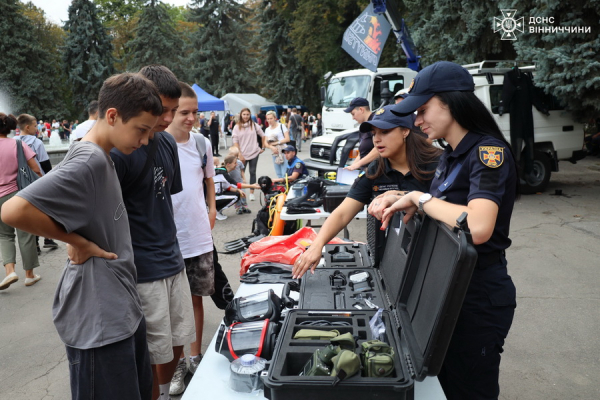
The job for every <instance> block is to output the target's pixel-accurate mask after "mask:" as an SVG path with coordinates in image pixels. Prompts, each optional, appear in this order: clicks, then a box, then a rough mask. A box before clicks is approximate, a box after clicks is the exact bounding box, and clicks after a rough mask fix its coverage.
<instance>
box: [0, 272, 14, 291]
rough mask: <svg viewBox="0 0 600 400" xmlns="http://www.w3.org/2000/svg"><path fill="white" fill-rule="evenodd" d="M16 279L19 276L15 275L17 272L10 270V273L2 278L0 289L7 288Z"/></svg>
mask: <svg viewBox="0 0 600 400" xmlns="http://www.w3.org/2000/svg"><path fill="white" fill-rule="evenodd" d="M18 280H19V277H18V276H17V273H16V272H11V273H10V274H8V275H6V278H4V279H3V280H2V282H0V290H4V289H8V287H9V286H10V285H12V284H13V283H15V282H16V281H18Z"/></svg>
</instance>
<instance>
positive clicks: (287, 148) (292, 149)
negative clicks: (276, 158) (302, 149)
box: [281, 144, 296, 151]
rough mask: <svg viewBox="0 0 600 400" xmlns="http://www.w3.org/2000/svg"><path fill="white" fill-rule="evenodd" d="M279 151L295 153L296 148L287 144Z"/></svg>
mask: <svg viewBox="0 0 600 400" xmlns="http://www.w3.org/2000/svg"><path fill="white" fill-rule="evenodd" d="M281 151H296V148H295V147H294V146H292V145H291V144H288V145H287V146H285V147H284V148H283V150H281Z"/></svg>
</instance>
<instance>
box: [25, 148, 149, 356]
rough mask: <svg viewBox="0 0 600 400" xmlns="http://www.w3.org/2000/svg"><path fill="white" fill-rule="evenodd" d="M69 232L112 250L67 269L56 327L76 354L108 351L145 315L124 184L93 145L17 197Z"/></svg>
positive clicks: (58, 299) (58, 293)
mask: <svg viewBox="0 0 600 400" xmlns="http://www.w3.org/2000/svg"><path fill="white" fill-rule="evenodd" d="M18 196H20V197H22V198H24V199H25V200H27V201H28V202H30V203H31V204H33V205H34V206H35V207H36V208H38V209H40V210H41V211H42V212H43V213H44V214H47V215H48V216H50V217H51V218H52V219H54V220H55V221H56V222H58V223H59V224H60V225H62V226H63V227H64V228H65V230H66V231H67V232H76V233H78V234H80V235H81V236H83V237H85V238H87V239H88V240H90V241H92V242H94V243H96V244H97V245H98V246H100V248H102V249H104V250H106V251H109V252H113V253H115V254H117V256H118V257H119V258H118V259H116V260H107V259H104V258H97V257H92V258H90V259H89V260H88V261H86V262H85V263H84V264H71V262H70V261H69V260H67V263H66V266H65V269H64V271H63V273H62V276H61V278H60V280H59V283H58V288H57V289H56V293H55V295H54V304H53V306H52V313H53V316H54V325H55V326H56V330H57V331H58V334H59V335H60V338H61V339H62V341H63V342H64V343H65V344H66V345H68V346H71V347H74V348H78V349H90V348H94V347H101V346H105V345H107V344H110V343H114V342H118V341H120V340H123V339H126V338H128V337H130V336H131V335H133V334H134V332H135V331H136V330H137V328H138V325H139V323H140V321H141V319H142V317H143V313H142V306H141V302H140V298H139V296H138V293H137V290H136V278H137V276H136V269H135V265H134V263H133V250H132V247H131V236H130V234H129V221H128V218H127V211H126V210H125V206H124V205H123V198H122V196H121V185H120V184H119V179H118V178H117V174H116V172H115V169H114V165H113V163H112V160H111V159H110V157H109V156H108V155H107V154H106V153H105V152H104V150H102V149H101V148H100V147H99V146H98V145H96V144H94V143H91V142H79V143H75V144H73V146H71V148H70V149H69V152H68V153H67V155H66V156H65V159H64V160H63V161H62V162H61V163H60V164H58V166H56V167H55V168H54V169H52V171H51V172H49V173H48V174H47V175H46V176H44V178H43V179H38V180H37V181H35V182H34V183H33V184H31V185H29V186H28V187H27V188H25V189H24V190H22V191H20V192H19V193H18Z"/></svg>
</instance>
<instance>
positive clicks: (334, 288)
mask: <svg viewBox="0 0 600 400" xmlns="http://www.w3.org/2000/svg"><path fill="white" fill-rule="evenodd" d="M419 227H420V221H418V220H411V221H410V222H409V223H408V224H404V223H401V218H400V217H396V218H394V219H393V221H392V223H391V224H390V228H389V233H388V236H387V239H386V240H387V244H386V252H385V253H384V256H383V260H382V263H381V265H380V266H379V268H374V267H373V265H372V264H371V257H370V255H369V252H368V250H367V246H366V245H364V244H362V243H360V244H359V243H356V247H352V249H351V250H346V249H345V248H344V250H345V251H352V250H354V252H353V253H352V255H354V256H355V261H353V262H347V263H340V262H336V261H334V259H335V256H336V255H337V254H338V253H336V252H337V251H339V249H340V247H341V246H340V245H326V246H325V251H324V258H325V263H324V264H325V266H324V267H322V268H317V269H316V270H315V272H314V274H305V275H304V277H302V279H301V281H300V300H299V305H298V308H301V309H311V310H363V309H378V308H385V309H386V310H388V309H390V307H391V306H392V305H395V304H394V302H393V301H392V300H391V299H386V290H385V289H386V285H387V286H390V285H391V287H390V288H389V289H388V290H387V292H388V293H398V292H399V290H400V286H399V285H400V282H402V278H403V275H404V272H405V270H406V269H405V265H406V261H407V259H408V257H409V255H410V253H411V252H412V249H413V247H414V245H415V243H416V240H413V239H414V238H416V234H417V232H418V231H419ZM345 247H350V246H348V245H345ZM384 274H385V275H384ZM365 275H366V276H365ZM386 278H387V279H386Z"/></svg>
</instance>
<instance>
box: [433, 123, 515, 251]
mask: <svg viewBox="0 0 600 400" xmlns="http://www.w3.org/2000/svg"><path fill="white" fill-rule="evenodd" d="M459 164H460V167H458V165H459ZM452 175H454V177H453V176H452ZM516 180H517V172H516V169H515V164H514V160H513V157H512V155H511V153H510V149H509V148H507V147H506V143H504V142H503V141H501V140H499V139H496V138H494V137H492V136H487V135H481V134H478V133H473V132H469V133H467V135H466V136H465V137H464V138H463V139H462V140H461V141H460V143H459V144H458V146H457V147H456V150H453V149H452V148H450V147H448V148H446V150H445V152H444V154H442V157H441V158H440V163H439V166H438V168H437V170H436V172H435V177H434V178H433V181H432V182H431V194H432V195H433V196H434V197H442V196H446V201H448V202H449V203H454V204H460V205H464V206H466V205H467V204H468V203H469V201H471V200H473V199H488V200H491V201H493V202H494V203H496V204H497V205H498V208H499V209H498V217H497V219H496V226H495V227H494V232H493V233H492V237H491V238H490V240H488V241H487V242H486V243H483V244H480V245H477V246H475V248H476V249H477V252H478V253H480V254H485V253H490V252H492V251H498V250H504V249H506V248H508V247H509V246H510V243H511V241H510V239H509V238H508V231H509V227H510V217H511V215H512V210H513V206H514V202H515V196H516V184H517V181H516ZM467 221H468V217H467Z"/></svg>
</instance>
